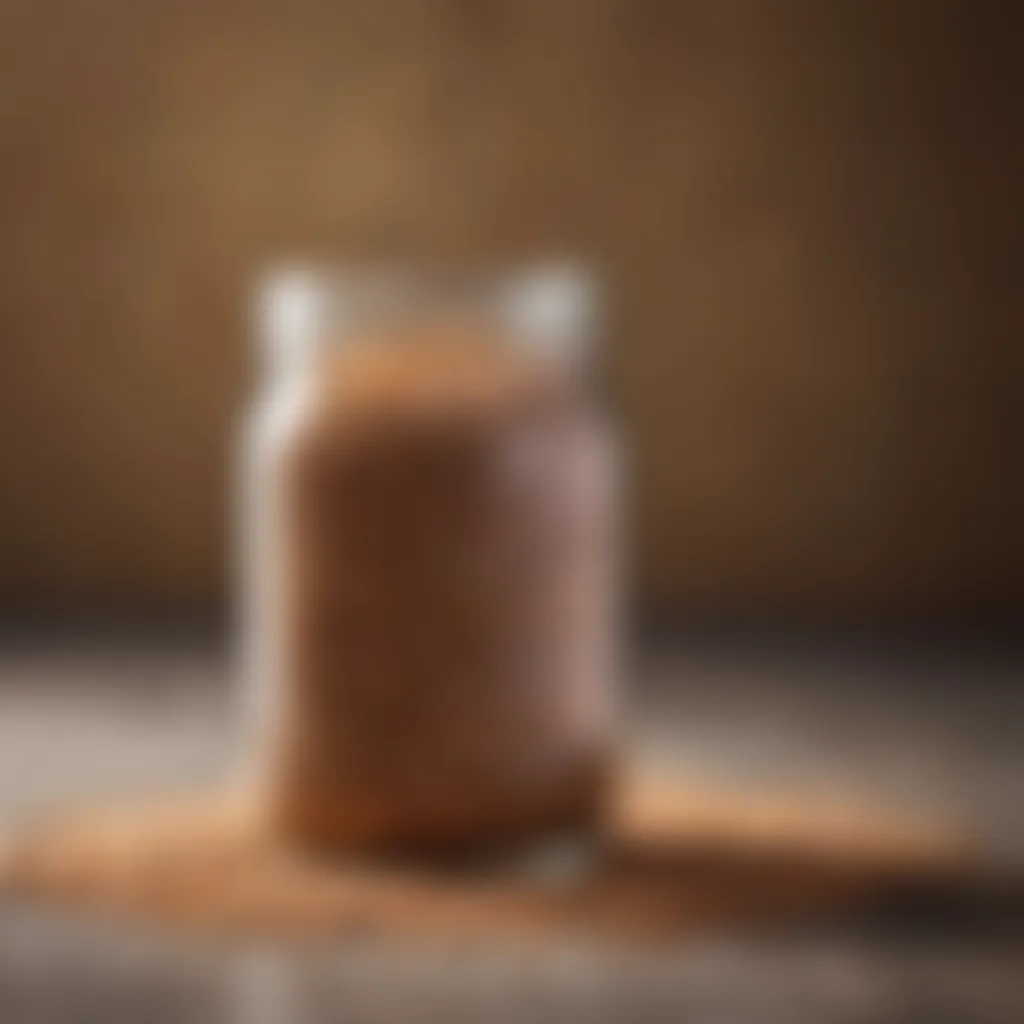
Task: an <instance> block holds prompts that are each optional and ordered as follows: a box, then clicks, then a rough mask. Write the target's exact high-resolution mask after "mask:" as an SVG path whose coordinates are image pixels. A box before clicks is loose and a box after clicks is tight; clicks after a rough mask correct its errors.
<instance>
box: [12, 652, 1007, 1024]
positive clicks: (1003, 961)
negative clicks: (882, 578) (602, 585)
mask: <svg viewBox="0 0 1024 1024" xmlns="http://www.w3.org/2000/svg"><path fill="white" fill-rule="evenodd" d="M633 661H634V666H633V669H632V671H631V673H630V674H631V676H632V677H633V679H634V682H633V684H632V686H631V687H630V699H629V701H628V702H627V703H628V707H629V715H628V722H629V725H628V738H629V742H630V743H631V744H632V746H633V749H634V750H635V751H636V754H637V756H638V757H642V758H643V759H646V760H648V761H654V762H658V763H659V764H661V763H668V764H670V765H671V768H672V770H673V771H678V772H682V773H685V775H686V776H687V778H688V779H690V780H695V781H698V782H707V783H708V784H709V785H711V786H720V785H725V786H729V787H737V786H738V787H744V786H751V787H757V788H758V789H761V790H764V789H765V788H771V789H774V790H779V791H786V792H793V793H798V794H799V793H804V792H806V793H808V794H813V795H814V796H815V797H818V798H820V797H821V796H822V795H823V794H824V795H826V797H827V795H828V794H829V793H831V792H836V793H842V794H843V795H844V797H848V796H849V795H851V794H852V795H854V796H857V797H859V798H862V799H866V800H868V801H871V802H874V803H877V804H881V805H883V806H887V807H893V808H896V809H904V810H906V811H908V812H911V813H915V814H919V813H922V812H924V813H926V814H927V815H928V816H931V817H938V818H940V819H942V820H953V821H957V822H961V823H963V824H964V825H965V826H966V827H968V828H970V829H971V831H972V832H973V833H974V834H976V835H978V836H979V837H980V839H981V842H982V843H983V846H984V848H985V849H986V851H988V853H989V854H990V855H991V857H992V859H993V861H994V862H996V863H999V864H1001V865H1003V866H1006V865H1019V864H1020V863H1021V861H1022V857H1021V852H1022V851H1024V841H1022V836H1021V826H1022V823H1021V821H1020V820H1019V819H1020V815H1019V807H1018V805H1019V796H1020V793H1021V792H1022V791H1024V745H1022V744H1021V742H1020V740H1021V733H1022V723H1024V714H1022V710H1024V681H1022V671H1021V665H1020V663H1019V662H1018V661H1015V660H1013V659H1009V658H1001V659H995V658H993V657H982V656H980V655H978V654H975V655H974V656H971V657H967V656H963V655H961V656H957V657H953V656H946V657H939V656H937V655H935V654H934V653H933V654H931V655H929V656H927V657H925V656H921V655H908V654H907V653H906V652H903V653H897V652H893V651H890V652H889V653H887V654H884V655H883V654H879V653H877V652H876V653H874V654H871V655H866V654H863V653H860V654H856V653H852V652H850V651H849V650H847V651H845V652H842V653H841V652H839V651H837V650H835V649H832V650H823V649H821V648H820V647H819V648H817V649H814V650H811V649H808V648H804V649H800V650H794V649H793V648H792V647H790V648H788V649H786V650H783V649H781V648H780V647H779V646H778V645H775V646H768V645H764V644H760V645H755V644H744V643H731V644H729V645H723V644H718V645H707V644H704V645H690V644H687V643H684V642H680V641H677V642H672V643H661V644H658V645H651V646H649V647H648V648H647V649H645V650H642V651H640V652H639V655H638V656H637V657H636V658H634V659H633ZM229 675H230V673H229V672H228V670H227V668H226V660H225V658H224V656H223V653H222V652H221V651H220V650H219V649H217V648H215V647H212V646H210V645H208V644H201V643H188V642H182V641H173V642H172V641H169V640H157V641H145V642H143V641H141V640H125V641H120V642H117V641H105V642H95V641H94V642H90V643H84V642H78V643H73V642H67V641H65V642H61V643H56V642H46V643H43V642H39V641H36V642H32V643H29V642H19V643H12V644H10V645H8V647H7V648H6V649H5V650H4V652H3V654H2V657H0V821H2V820H8V821H10V820H16V819H17V818H18V817H20V816H21V815H23V814H26V813H32V812H35V811H38V810H40V809H46V808H51V807H59V806H62V805H65V804H67V803H69V802H77V801H88V800H92V799H102V800H104V801H107V800H109V799H110V798H112V797H121V796H126V797H127V796H131V795H138V794H143V793H148V792H152V791H154V790H159V789H167V788H173V789H180V788H182V787H191V786H195V785H201V784H203V783H205V782H208V781H210V780H214V779H216V778H217V777H218V776H219V775H220V774H221V773H222V772H223V771H224V770H225V768H226V767H227V766H228V765H229V763H230V760H231V752H232V750H233V749H234V747H235V742H234V739H233V737H235V736H237V728H236V724H235V723H236V721H237V715H236V714H235V711H236V696H237V695H236V694H234V693H233V690H232V687H231V685H230V684H229ZM947 917H948V915H947ZM947 917H942V916H941V915H940V918H941V919H935V918H934V917H932V918H927V919H922V918H921V917H920V915H918V916H916V917H914V918H913V920H902V919H901V920H895V921H894V920H891V919H886V920H867V921H865V920H858V921H850V920H847V921H833V922H821V923H819V924H817V925H816V926H815V927H814V928H803V929H799V930H792V931H790V932H787V933H785V934H782V933H774V934H771V935H766V934H759V935H725V936H722V935H719V936H708V937H707V938H706V939H702V940H700V941H695V942H694V943H693V944H691V945H689V946H687V948H686V949H685V950H676V951H674V952H671V953H669V952H667V951H663V952H660V953H655V952H653V951H646V952H644V951H640V950H634V951H629V952H627V951H624V950H617V951H612V950H608V949H598V948H583V947H574V948H572V949H566V950H564V951H563V952H561V953H558V954H556V955H553V954H552V953H551V952H550V951H548V952H543V953H542V952H541V951H539V950H533V949H529V948H518V949H512V948H508V949H500V950H499V949H482V948H474V949H450V948H442V947H440V946H438V947H436V948H435V947H432V946H430V947H426V946H424V945H423V944H422V943H420V944H412V943H395V942H392V941H388V942H384V941H381V940H374V939H373V938H371V937H363V938H360V939H355V938H350V939H346V940H345V941H343V942H339V943H336V944H333V945H330V946H321V947H316V948H296V947H293V946H288V945H286V944H283V943H278V944H273V943H266V942H262V943H259V944H254V943H246V944H231V943H226V942H224V941H220V942H212V941H199V940H197V939H188V938H185V937H182V936H174V935H163V934H158V933H154V932H152V931H150V930H147V929H145V928H143V927H140V926H138V925H128V924H120V925H115V924H111V923H101V922H99V921H98V920H94V919H89V918H88V917H87V916H86V917H83V916H81V915H78V914H76V915H68V914H61V913H57V912H54V911H46V910H42V909H40V908H36V907H26V906H14V905H2V904H0V1020H2V1021H3V1024H35V1022H37V1021H39V1022H44V1021H46V1022H50V1021H65V1020H66V1021H80V1020H97V1021H100V1020H102V1021H119V1020H122V1019H123V1020H126V1021H128V1020H131V1021H140V1020H146V1021H147V1022H148V1021H163V1020H167V1021H175V1022H177V1021H188V1022H190V1024H192V1022H196V1024H199V1022H204V1021H207V1020H209V1021H218V1022H221V1021H224V1022H233V1021H236V1020H237V1021H240V1022H246V1024H250V1022H252V1024H261V1022H263V1021H266V1022H268V1024H274V1022H278V1021H280V1022H281V1024H305V1022H307V1021H309V1022H319V1021H328V1020H346V1021H349V1020H351V1021H361V1020H368V1021H369V1020H382V1021H392V1020H417V1021H421V1020H432V1019H438V1020H442V1019H443V1020H452V1021H459V1020H513V1021H518V1020H524V1021H525V1020H529V1021H533V1020H547V1019H552V1020H558V1021H572V1020H581V1021H584V1020H585V1021H604V1020H608V1021H620V1020H621V1021H634V1020H666V1021H669V1020H672V1021H675V1020H680V1019H691V1018H692V1019H695V1020H701V1021H704V1020H714V1021H718V1020H726V1021H743V1022H747V1021H749V1022H752V1024H756V1022H760V1021H770V1022H773V1021H776V1020H779V1021H808V1022H817V1021H821V1022H831V1021H837V1022H840V1021H841V1022H844V1024H845V1022H859V1021H864V1022H874V1021H886V1022H889V1021H892V1022H894V1024H895V1022H900V1024H902V1022H904V1021H908V1022H909V1021H917V1020H922V1021H924V1020H927V1021H942V1020H949V1021H956V1022H957V1024H960V1022H963V1024H971V1022H974V1021H978V1022H987V1021H992V1022H999V1024H1002V1022H1006V1024H1010V1022H1011V1021H1017V1020H1020V1019H1022V1016H1024V992H1022V986H1020V984H1019V982H1018V975H1019V970H1018V968H1019V966H1020V963H1021V956H1022V954H1024V942H1022V941H1021V932H1020V928H1019V927H1017V926H1013V927H1009V928H1008V927H1007V922H1003V923H1002V924H1001V926H1000V927H999V928H995V929H993V928H992V927H989V926H988V925H987V924H984V925H983V926H982V925H979V922H977V921H969V920H968V921H965V920H960V919H947ZM954 918H955V915H954Z"/></svg>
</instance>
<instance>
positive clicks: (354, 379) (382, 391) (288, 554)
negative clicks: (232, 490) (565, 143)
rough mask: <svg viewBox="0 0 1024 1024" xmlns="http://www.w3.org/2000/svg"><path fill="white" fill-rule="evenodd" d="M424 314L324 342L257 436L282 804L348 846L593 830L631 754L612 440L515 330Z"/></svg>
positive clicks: (259, 641) (253, 479) (258, 547)
mask: <svg viewBox="0 0 1024 1024" xmlns="http://www.w3.org/2000/svg"><path fill="white" fill-rule="evenodd" d="M401 311H402V315H401V316H381V315H374V316H367V317H364V318H363V319H360V320H357V321H356V322H355V323H348V324H346V325H345V329H344V330H343V331H342V330H341V329H340V328H339V326H338V324H337V322H336V320H331V321H330V322H329V323H326V324H325V323H324V322H322V321H321V322H319V323H318V324H317V326H316V330H318V331H319V332H320V337H319V338H318V339H317V344H316V345H313V346H311V347H310V349H309V350H307V351H306V352H305V354H304V355H303V356H302V358H301V359H299V360H298V361H297V364H293V365H292V366H291V367H290V369H289V370H288V372H286V373H284V374H283V376H284V378H285V381H284V384H283V386H282V385H281V384H279V385H278V387H277V389H276V391H275V397H273V398H272V399H271V400H270V401H268V402H266V403H264V405H263V407H262V408H261V412H260V415H259V417H258V419H257V421H256V425H255V427H254V428H253V429H252V430H251V437H250V441H251V447H250V456H251V463H250V473H251V476H250V485H251V489H250V492H249V499H248V500H249V504H250V505H252V506H253V508H251V509H250V519H251V520H252V522H251V538H250V539H251V548H250V557H251V561H252V562H253V563H254V564H253V565H252V566H251V569H252V575H251V577H250V580H249V590H250V595H249V596H250V601H251V604H250V607H249V612H248V615H249V627H250V641H251V644H252V646H253V649H254V652H255V653H254V657H253V659H252V662H251V668H252V671H253V674H254V676H255V677H256V678H255V679H254V681H253V683H252V685H254V686H256V687H258V688H259V690H260V693H261V715H260V719H259V721H260V726H261V729H260V739H259V742H258V745H257V748H256V749H257V752H258V756H257V762H256V763H257V766H258V772H259V785H260V793H261V800H262V803H263V806H264V808H265V811H266V814H267V817H268V820H269V821H270V822H271V823H272V824H273V826H274V827H275V828H276V829H278V830H280V831H282V832H284V833H285V834H287V835H288V836H291V837H294V838H296V839H298V840H301V841H304V842H310V843H315V844H317V845H321V846H323V845H327V846H332V847H336V848H339V849H373V850H377V849H381V850H403V851H404V850H419V849H427V848H429V849H439V848H440V849H469V848H479V847H490V846H495V845H497V846H500V845H502V844H506V843H513V842H515V843H518V842H520V841H522V840H530V839H533V838H540V837H543V836H545V835H549V834H555V833H560V832H565V831H571V830H583V831H585V830H587V829H590V828H592V827H593V826H594V825H595V824H597V823H598V821H599V819H600V812H601V807H602V801H603V796H604V789H605V785H606V783H607V780H608V774H609V770H610V761H611V754H612V733H611V726H612V710H613V709H612V683H613V680H612V678H611V676H612V657H613V646H614V629H613V628H612V627H613V623H612V607H611V602H612V582H613V581H612V578H611V577H612V549H613V543H612V521H611V520H612V515H611V513H612V502H611V478H610V463H609V451H608V447H607V440H606V437H605V434H604V431H603V430H602V428H601V427H600V425H599V423H598V421H597V420H596V419H595V416H594V413H593V410H592V409H591V408H590V407H589V404H588V403H587V401H586V400H585V397H584V395H583V394H582V390H581V388H580V386H579V382H578V380H577V379H576V378H575V376H574V374H573V373H572V372H571V369H570V368H569V366H568V365H567V363H566V362H565V361H564V360H562V359H559V358H555V357H553V356H552V355H551V353H550V352H548V353H546V354H545V353H538V351H537V350H536V348H535V347H530V346H528V345H523V344H519V341H520V340H521V339H519V338H518V337H517V336H516V333H515V329H514V325H513V326H512V327H510V326H509V323H508V322H507V320H506V321H503V320H502V319H501V317H499V316H497V315H495V314H494V313H493V311H491V313H490V315H488V316H486V317H485V316H480V315H479V310H476V311H474V314H473V315H471V316H470V315H464V314H463V313H460V312H459V311H458V309H457V308H453V307H451V305H450V304H449V305H447V306H443V307H441V308H440V309H438V308H433V307H431V308H429V309H420V308H417V306H416V304H413V306H412V308H411V309H410V307H409V305H408V304H407V305H404V306H402V307H401ZM310 329H311V328H310V326H309V325H308V324H307V325H305V327H304V328H303V330H304V331H307V332H308V331H309V330H310Z"/></svg>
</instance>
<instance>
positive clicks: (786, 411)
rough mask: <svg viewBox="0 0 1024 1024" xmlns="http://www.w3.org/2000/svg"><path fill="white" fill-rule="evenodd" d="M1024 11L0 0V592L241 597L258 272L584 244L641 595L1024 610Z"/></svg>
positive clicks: (101, 598) (704, 605)
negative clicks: (245, 448)
mask: <svg viewBox="0 0 1024 1024" xmlns="http://www.w3.org/2000/svg"><path fill="white" fill-rule="evenodd" d="M1021 20H1022V19H1021V17H1020V8H1019V5H1018V4H1016V3H1014V2H1012V0H1010V2H998V0H981V2H977V3H968V2H966V0H965V2H959V3H958V2H949V3H945V2H943V3H933V2H929V0H894V2H868V3H860V2H855V0H828V2H823V3H822V2H810V0H808V2H800V0H796V2H794V0H772V2H769V3H764V2H757V0H725V2H721V3H713V2H709V0H676V2H655V0H639V2H633V3H625V2H620V0H542V2H534V0H519V2H514V3H509V2H487V0H482V2H470V0H464V2H455V0H390V2H387V3H367V2H361V0H297V2H294V3H290V4H284V3H280V2H267V0H248V2H245V3H236V2H233V0H224V2H218V3H213V4H211V3H203V2H199V0H183V2H175V3H169V2H168V3H165V2H159V0H155V2H154V0H150V2H148V3H145V4H137V3H128V2H120V0H105V2H104V3H101V4H88V3H82V2H78V0H46V2H45V3H38V2H28V0H8V2H6V3H5V4H4V5H3V10H2V12H0V69H2V70H0V86H2V88H0V93H2V101H0V145H2V147H3V155H2V162H0V223H2V224H3V230H2V238H0V338H2V342H0V344H2V352H3V361H2V364H0V380H2V384H3V402H2V405H0V602H2V604H3V605H4V606H6V607H7V608H8V609H9V610H10V611H12V612H18V613H21V614H25V615H31V616H32V617H36V618H38V617H40V616H42V617H43V618H45V617H47V616H49V615H51V614H52V615H62V616H66V615H71V614H83V613H87V614H89V615H91V616H99V615H117V614H118V613H125V612H130V613H132V614H139V613H140V612H143V611H144V612H145V613H146V614H147V615H150V616H152V615H156V616H159V615H165V614H166V615H174V616H181V615H188V616H193V615H197V614H207V613H210V612H214V613H216V612H218V611H219V610H220V609H221V608H222V607H223V604H224V601H225V596H226V594H227V593H228V586H227V582H226V581H227V575H226V573H227V565H228V560H227V557H226V537H227V533H228V529H229V516H228V512H227V509H226V496H227V493H228V491H227V488H226V485H225V481H226V480H227V475H228V468H229V467H228V459H229V454H230V444H229V438H230V433H231V431H232V430H233V427H234V423H235V420H236V417H237V414H238V412H239V410H240V408H241V406H242V403H243V402H244V400H245V398H246V395H247V393H248V391H249V390H250V388H251V386H252V383H253V382H252V373H251V371H252V360H251V354H250V348H249V346H250V339H249V337H248V321H247V315H248V314H247V307H248V303H249V288H250V285H251V282H252V280H253V277H254V275H255V274H256V273H257V272H258V270H259V269H260V268H261V267H263V266H264V265H265V264H266V262H267V261H268V260H270V259H274V258H277V257H280V256H281V255H287V254H291V253H296V254H314V255H315V254H316V253H318V252H323V251H330V252H334V253H340V254H341V255H343V256H345V255H350V256H351V258H354V259H358V258H361V257H363V256H365V255H367V254H377V253H381V252H383V253H386V254H394V253H397V254H400V255H404V256H408V257H410V258H417V257H419V258H423V259H435V258H439V257H445V258H448V257H450V258H468V259H475V258H499V259H500V258H516V257H535V256H537V255H538V254H540V255H544V254H556V255H557V254H561V253H570V254H577V253H578V254H583V255H584V256H587V257H589V258H592V259H594V260H595V261H597V263H598V264H599V265H600V266H601V267H602V268H603V270H604V273H605V275H606V279H607V284H608V288H609V292H610V296H611V298H612V300H613V302H612V310H613V315H614V320H613V322H612V324H611V329H610V331H609V335H610V336H609V338H608V340H607V352H606V363H607V376H608V384H609V390H610V393H611V396H612V399H613V402H614V404H615V406H616V407H617V409H618V410H619V412H620V414H621V418H622V420H623V423H624V425H625V428H626V430H627V432H628V435H629V438H630V441H631V444H632V451H633V463H634V465H633V474H634V485H635V487H634V493H635V503H634V504H635V515H634V519H635V537H634V548H635V552H636V562H637V566H636V569H637V571H636V577H637V580H636V582H637V590H638V596H639V598H640V599H642V601H643V603H644V604H645V605H647V606H649V607H652V608H656V609H657V610H658V611H659V612H662V613H664V612H669V613H679V614H683V615H686V614H699V615H701V616H704V615H709V614H710V615H716V616H717V615H729V616H732V615H737V614H739V615H742V616H744V617H754V618H758V617H766V616H767V617H776V618H778V617H794V616H795V617H801V618H814V619H820V618H839V619H849V618H864V617H865V616H866V617H869V618H871V619H874V620H885V619H888V618H893V619H898V618H901V617H903V618H905V617H921V616H930V615H933V614H936V613H941V614H942V615H944V616H950V615H956V614H962V615H970V616H973V617H978V616H979V615H988V614H995V613H997V612H998V613H1000V614H1004V613H1006V612H1007V610H1008V609H1011V608H1014V607H1019V606H1020V603H1021V599H1022V596H1024V514H1022V513H1024V500H1022V495H1021V486H1020V477H1021V474H1020V471H1019V465H1020V457H1021V454H1022V439H1024V402H1022V401H1021V398H1022V394H1021V391H1022V384H1021V381H1022V372H1024V367H1022V365H1021V355H1020V353H1021V346H1020V331H1021V327H1022V323H1024V304H1022V302H1021V297H1020V296H1021V285H1022V282H1021V267H1022V261H1021V252H1020V239H1021V236H1022V231H1024V224H1022V213H1024V200H1022V198H1021V193H1020V181H1021V177H1022V173H1024V159H1022V157H1024V153H1022V132H1021V124H1020V116H1019V108H1020V102H1021V101H1020V97H1021V94H1022V88H1024V71H1022V66H1024V65H1022V62H1021V59H1020V58H1021V52H1020V42H1019V40H1020V31H1021V28H1022V25H1021Z"/></svg>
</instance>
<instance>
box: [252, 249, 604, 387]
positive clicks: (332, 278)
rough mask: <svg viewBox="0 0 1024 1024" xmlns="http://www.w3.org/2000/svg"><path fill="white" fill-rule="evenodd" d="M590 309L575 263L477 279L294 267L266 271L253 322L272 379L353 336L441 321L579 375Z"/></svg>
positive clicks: (302, 367) (301, 369)
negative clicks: (475, 332) (257, 331)
mask: <svg viewBox="0 0 1024 1024" xmlns="http://www.w3.org/2000/svg"><path fill="white" fill-rule="evenodd" d="M594 313H595V311H594V288H593V284H592V280H591V278H590V276H589V275H588V274H586V273H585V272H583V271H581V270H579V269H577V268H574V267H571V266H551V267H539V268H535V269H526V270H523V271H519V272H517V273H512V274H504V275H494V276H490V277H478V278H476V279H466V278H448V279H442V278H434V277H428V276H422V275H420V276H418V275H414V274H411V273H406V272H398V271H388V272H383V271H369V272H367V271H363V272H344V271H339V270H334V269H330V268H323V269H321V268H291V269H288V270H283V271H277V272H275V273H272V274H270V275H268V276H267V278H266V280H265V281H264V283H263V284H262V286H261V287H260V290H259V297H258V330H259V335H260V340H261V343H262V348H263V353H264V358H265V360H266V363H267V366H268V369H269V370H270V373H271V375H272V376H273V377H275V378H278V379H285V378H287V379H291V378H294V377H296V376H301V375H303V374H306V373H309V372H311V371H312V370H315V368H316V367H317V366H318V365H319V363H320V361H321V360H322V358H323V357H324V356H325V355H327V354H330V353H331V352H333V351H337V349H338V348H340V347H343V346H345V345H347V344H349V343H352V342H353V341H355V340H356V339H360V340H361V341H364V342H365V341H368V340H369V341H372V339H373V338H375V337H378V338H380V337H388V336H389V335H392V336H394V335H396V334H401V333H402V332H403V331H409V330H410V329H414V328H422V326H423V325H424V324H428V323H431V322H434V323H437V322H442V323H443V322H445V321H447V322H450V323H458V324H460V325H461V326H462V329H464V330H465V329H467V328H468V329H469V330H470V331H472V330H473V329H474V328H475V329H477V332H478V334H479V336H480V337H486V338H487V339H489V340H490V339H492V340H494V341H495V342H496V343H501V344H506V345H508V346H510V347H511V348H513V349H520V350H522V351H523V352H524V353H529V354H531V355H532V356H533V357H534V358H542V359H544V360H546V361H549V362H550V363H551V364H552V365H553V366H555V367H557V368H558V369H560V370H561V371H562V372H563V373H565V374H566V375H567V376H570V377H576V378H581V377H582V376H583V375H584V373H585V369H586V364H587V362H588V356H589V354H590V353H589V351H588V350H589V343H590V340H591V337H592V333H593V327H594V322H595V315H594Z"/></svg>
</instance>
